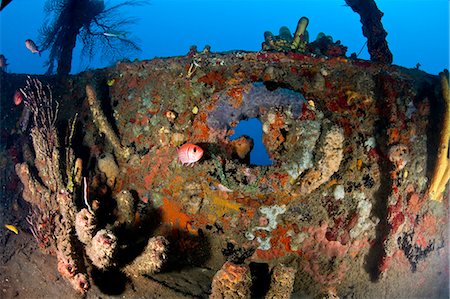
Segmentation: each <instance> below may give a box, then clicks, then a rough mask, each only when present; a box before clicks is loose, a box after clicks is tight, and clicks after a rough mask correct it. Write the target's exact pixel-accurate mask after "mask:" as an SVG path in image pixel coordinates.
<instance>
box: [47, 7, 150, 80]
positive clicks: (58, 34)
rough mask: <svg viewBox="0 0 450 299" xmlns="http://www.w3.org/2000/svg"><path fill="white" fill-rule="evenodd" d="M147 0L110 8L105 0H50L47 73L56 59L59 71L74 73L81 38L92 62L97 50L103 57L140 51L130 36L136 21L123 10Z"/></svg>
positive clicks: (52, 68)
mask: <svg viewBox="0 0 450 299" xmlns="http://www.w3.org/2000/svg"><path fill="white" fill-rule="evenodd" d="M145 3H146V2H145V1H132V0H130V1H124V2H122V3H119V4H116V5H113V6H110V7H107V6H106V5H105V2H104V1H103V0H47V2H46V4H45V12H46V22H45V23H44V25H43V27H42V28H41V32H40V44H41V50H50V54H49V59H48V61H47V63H46V66H47V67H48V68H47V74H50V73H52V72H53V71H54V67H55V62H56V63H57V66H58V67H57V71H56V72H57V74H59V75H66V74H69V73H70V70H71V66H72V54H73V49H74V48H75V45H76V42H77V38H78V37H79V38H80V40H81V42H82V43H83V50H82V53H81V55H82V56H83V57H85V58H87V59H88V61H89V62H90V61H92V59H93V58H94V56H95V54H96V53H101V55H102V58H108V59H119V58H121V57H123V56H124V55H126V54H130V52H134V51H139V50H140V48H139V47H138V45H137V44H136V39H134V40H132V39H130V38H128V37H127V35H129V32H128V31H126V29H127V28H126V27H127V26H128V25H131V24H134V23H135V21H136V20H135V19H134V18H128V17H123V15H121V14H120V9H121V8H123V7H125V6H136V5H142V4H145Z"/></svg>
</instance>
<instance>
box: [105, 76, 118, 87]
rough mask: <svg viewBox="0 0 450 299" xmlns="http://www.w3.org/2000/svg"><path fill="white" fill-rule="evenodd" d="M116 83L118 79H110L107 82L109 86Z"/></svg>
mask: <svg viewBox="0 0 450 299" xmlns="http://www.w3.org/2000/svg"><path fill="white" fill-rule="evenodd" d="M114 83H116V79H114V78H113V79H109V80H108V81H106V84H107V85H108V86H109V87H111V86H113V85H114Z"/></svg>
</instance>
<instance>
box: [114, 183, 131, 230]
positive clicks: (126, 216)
mask: <svg viewBox="0 0 450 299" xmlns="http://www.w3.org/2000/svg"><path fill="white" fill-rule="evenodd" d="M116 203H117V213H116V216H117V220H116V225H121V224H125V225H126V226H131V225H132V224H133V222H134V213H135V209H134V198H133V196H132V195H131V193H130V192H129V191H127V190H123V191H121V192H119V193H118V194H117V196H116Z"/></svg>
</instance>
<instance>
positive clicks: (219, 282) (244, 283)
mask: <svg viewBox="0 0 450 299" xmlns="http://www.w3.org/2000/svg"><path fill="white" fill-rule="evenodd" d="M251 285H252V277H251V274H250V267H249V266H248V265H237V264H234V263H232V262H225V264H223V266H222V268H221V269H220V270H219V271H217V273H216V274H215V275H214V278H213V281H212V284H211V295H210V296H209V298H210V299H222V298H227V299H235V298H236V299H237V298H250V296H251V292H250V288H251Z"/></svg>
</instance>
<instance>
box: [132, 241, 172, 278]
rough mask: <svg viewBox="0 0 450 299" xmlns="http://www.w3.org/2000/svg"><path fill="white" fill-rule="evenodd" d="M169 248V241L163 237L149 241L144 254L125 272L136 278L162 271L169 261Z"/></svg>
mask: <svg viewBox="0 0 450 299" xmlns="http://www.w3.org/2000/svg"><path fill="white" fill-rule="evenodd" d="M168 246H169V241H167V239H166V238H164V237H162V236H157V237H153V238H151V239H149V240H148V243H147V246H146V247H145V249H144V251H143V252H142V254H141V255H140V256H138V257H137V258H136V259H135V260H134V261H133V262H131V264H129V265H127V266H125V267H124V268H123V271H124V272H125V273H126V274H128V275H130V276H134V277H137V276H139V275H144V274H153V273H156V272H158V271H160V270H161V268H162V267H163V266H164V264H165V262H166V260H167V251H168Z"/></svg>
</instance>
